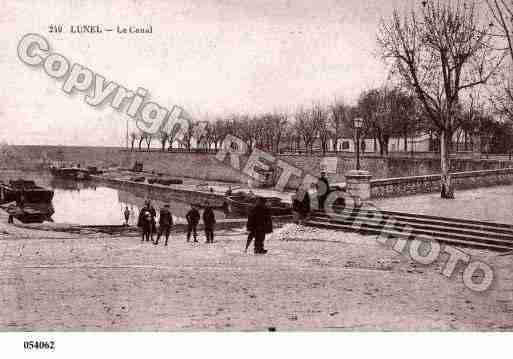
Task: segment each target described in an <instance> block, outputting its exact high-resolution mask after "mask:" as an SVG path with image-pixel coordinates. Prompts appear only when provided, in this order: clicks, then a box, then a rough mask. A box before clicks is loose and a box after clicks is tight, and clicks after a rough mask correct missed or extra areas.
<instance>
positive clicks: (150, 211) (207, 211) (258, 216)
mask: <svg viewBox="0 0 513 359" xmlns="http://www.w3.org/2000/svg"><path fill="white" fill-rule="evenodd" d="M316 187H317V195H316V199H317V203H318V209H319V210H321V211H322V210H324V205H325V201H326V198H327V196H328V194H329V189H330V187H329V182H328V180H327V178H326V173H325V172H321V176H320V178H319V180H318V182H317V186H316ZM255 203H256V204H255V206H254V207H253V208H252V209H251V210H250V212H249V214H248V220H247V225H246V227H247V230H248V237H247V241H246V247H245V251H247V250H248V248H249V247H250V245H251V243H252V242H253V241H254V252H255V254H266V253H267V250H266V249H265V248H264V241H265V236H266V235H267V234H270V233H272V231H273V221H272V217H271V212H270V209H269V207H268V206H267V204H266V200H265V198H263V197H256V201H255ZM292 210H293V212H294V215H295V220H296V222H297V221H299V220H301V219H305V218H307V217H308V215H309V213H310V211H311V203H310V196H309V194H308V192H307V191H305V190H303V189H301V188H299V189H298V190H297V192H296V194H295V195H294V198H293V201H292ZM129 217H130V211H129V210H128V208H126V209H125V221H126V224H128V219H129ZM156 218H157V211H156V210H155V208H154V207H153V206H152V205H151V202H150V201H146V202H145V205H144V207H143V208H142V209H141V211H140V212H139V220H138V222H137V226H138V227H140V228H141V230H142V241H143V242H144V241H146V242H149V241H152V242H153V243H154V244H155V245H158V243H159V241H160V238H161V237H162V236H164V238H165V241H164V245H165V246H167V245H168V241H169V235H170V231H171V228H172V226H173V215H172V214H171V211H170V207H169V204H166V205H165V206H164V207H163V208H162V209H161V210H160V215H159V223H158V226H157V222H156ZM185 219H186V220H187V242H190V241H191V237H192V240H193V241H194V242H198V231H197V227H198V224H199V222H200V220H201V219H203V225H204V231H205V237H206V241H205V243H214V228H215V224H216V217H215V213H214V211H213V209H212V207H211V206H210V205H209V204H208V203H207V205H206V206H205V208H204V210H203V214H202V215H200V212H199V210H198V208H197V207H196V206H195V205H191V208H190V210H189V211H188V212H187V214H186V215H185ZM155 234H156V235H157V238H156V240H154V235H155Z"/></svg>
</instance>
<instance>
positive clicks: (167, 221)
mask: <svg viewBox="0 0 513 359" xmlns="http://www.w3.org/2000/svg"><path fill="white" fill-rule="evenodd" d="M172 226H173V215H172V214H171V211H170V210H169V204H166V205H165V206H164V208H162V209H161V210H160V216H159V232H158V234H157V240H156V241H155V242H154V243H155V245H157V244H159V240H160V236H162V234H164V235H165V237H166V241H165V242H164V245H165V246H167V241H168V240H169V232H170V231H171V227H172Z"/></svg>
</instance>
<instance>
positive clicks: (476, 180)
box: [371, 168, 513, 199]
mask: <svg viewBox="0 0 513 359" xmlns="http://www.w3.org/2000/svg"><path fill="white" fill-rule="evenodd" d="M452 176H453V177H452V178H453V183H454V186H455V188H456V189H470V188H479V187H488V186H498V185H507V184H513V168H503V169H497V170H483V171H468V172H456V173H453V174H452ZM438 191H440V175H424V176H411V177H400V178H388V179H378V180H372V181H371V198H376V199H379V198H387V197H398V196H409V195H415V194H420V193H430V192H438Z"/></svg>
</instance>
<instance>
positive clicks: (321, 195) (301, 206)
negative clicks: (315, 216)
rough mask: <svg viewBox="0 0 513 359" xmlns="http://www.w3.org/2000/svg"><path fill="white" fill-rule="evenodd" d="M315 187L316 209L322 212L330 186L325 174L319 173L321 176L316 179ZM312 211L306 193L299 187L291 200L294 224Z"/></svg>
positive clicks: (308, 196)
mask: <svg viewBox="0 0 513 359" xmlns="http://www.w3.org/2000/svg"><path fill="white" fill-rule="evenodd" d="M315 187H316V195H315V199H316V200H317V209H318V210H319V211H324V210H325V208H324V206H325V204H326V199H327V198H328V195H329V194H330V184H329V181H328V178H327V177H326V172H324V171H323V172H321V176H320V177H319V178H318V180H317V183H316V185H315ZM311 210H312V203H311V199H310V195H309V194H308V191H307V190H305V189H304V188H302V187H299V188H298V189H297V191H296V193H295V194H294V196H293V199H292V211H293V213H294V220H295V222H299V221H300V220H302V219H305V218H307V217H308V215H309V214H310V212H311Z"/></svg>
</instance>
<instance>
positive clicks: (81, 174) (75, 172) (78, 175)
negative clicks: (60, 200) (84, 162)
mask: <svg viewBox="0 0 513 359" xmlns="http://www.w3.org/2000/svg"><path fill="white" fill-rule="evenodd" d="M50 173H51V174H52V175H53V176H55V177H58V178H66V179H72V180H78V181H83V180H90V179H91V173H90V172H89V171H88V170H86V169H83V168H67V167H65V168H57V167H51V168H50Z"/></svg>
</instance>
